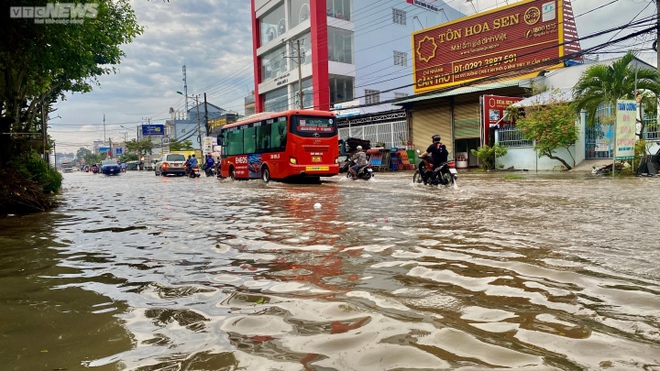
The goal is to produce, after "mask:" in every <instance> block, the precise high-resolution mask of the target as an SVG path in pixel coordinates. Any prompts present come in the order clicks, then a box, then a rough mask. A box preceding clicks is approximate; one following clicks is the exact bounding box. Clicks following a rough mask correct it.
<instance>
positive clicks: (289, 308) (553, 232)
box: [0, 172, 660, 370]
mask: <svg viewBox="0 0 660 371" xmlns="http://www.w3.org/2000/svg"><path fill="white" fill-rule="evenodd" d="M64 178H65V181H64V186H65V189H64V192H63V194H62V200H63V204H62V206H61V207H60V208H59V209H57V210H54V211H51V212H48V213H42V214H37V215H29V216H9V217H4V218H1V219H0V225H1V226H2V227H1V228H0V299H1V300H0V314H1V317H2V319H1V321H0V365H2V366H1V368H2V369H3V370H64V369H66V370H239V369H240V370H404V369H405V370H438V369H462V370H483V369H499V368H512V369H531V370H547V369H556V370H583V369H590V370H601V369H603V370H604V369H612V370H627V369H631V370H634V369H637V370H660V265H659V264H658V262H659V258H660V249H659V247H660V217H659V214H660V207H659V206H660V205H659V203H658V200H660V180H658V179H650V178H614V179H612V178H606V177H599V176H591V175H586V174H535V173H513V174H501V173H500V174H485V173H461V176H460V179H459V187H458V188H457V189H434V188H428V187H425V186H423V185H413V184H411V178H412V173H410V172H401V173H385V174H376V177H375V179H373V180H371V181H369V182H363V181H355V182H354V181H351V180H347V179H345V178H343V177H340V176H337V177H333V178H330V179H327V180H326V181H324V182H322V183H321V184H313V185H304V184H285V183H278V182H271V183H268V184H265V183H263V182H262V181H260V180H254V181H236V182H234V181H231V180H217V179H215V178H205V177H202V178H199V179H194V180H193V179H187V178H161V177H155V176H153V173H146V172H129V173H126V174H122V175H120V176H117V177H105V176H103V175H92V174H90V173H80V172H74V173H67V174H64Z"/></svg>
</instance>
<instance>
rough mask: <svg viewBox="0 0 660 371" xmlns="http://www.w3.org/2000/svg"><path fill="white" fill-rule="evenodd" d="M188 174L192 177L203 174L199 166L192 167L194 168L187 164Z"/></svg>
mask: <svg viewBox="0 0 660 371" xmlns="http://www.w3.org/2000/svg"><path fill="white" fill-rule="evenodd" d="M186 176H188V177H190V178H198V177H200V176H201V174H200V173H199V166H195V167H192V168H191V167H190V166H186Z"/></svg>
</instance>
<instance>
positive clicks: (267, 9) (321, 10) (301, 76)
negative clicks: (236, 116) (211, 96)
mask: <svg viewBox="0 0 660 371" xmlns="http://www.w3.org/2000/svg"><path fill="white" fill-rule="evenodd" d="M251 3H252V35H253V54H254V61H255V63H254V76H255V111H256V112H263V111H280V110H284V109H289V108H298V107H300V101H301V99H300V98H301V95H302V106H303V107H304V108H315V109H322V110H327V109H331V108H332V106H333V105H334V104H337V103H342V102H350V101H354V100H356V99H358V100H359V103H360V106H365V105H366V107H361V108H360V112H359V113H366V112H373V111H384V110H388V109H392V107H389V105H387V104H385V105H382V104H381V103H383V102H387V101H389V100H392V99H395V98H401V97H405V96H406V95H408V94H412V92H413V89H412V51H411V46H410V45H411V38H410V35H411V34H412V33H413V32H414V31H417V30H420V29H422V28H426V27H431V26H434V25H437V24H440V23H443V22H447V21H448V20H452V19H455V18H458V17H460V16H461V14H460V13H459V12H457V11H455V10H454V9H452V8H450V7H449V6H447V5H446V4H445V3H444V2H443V1H441V0H382V1H378V2H372V1H367V0H360V1H353V0H252V1H251ZM298 62H300V63H298Z"/></svg>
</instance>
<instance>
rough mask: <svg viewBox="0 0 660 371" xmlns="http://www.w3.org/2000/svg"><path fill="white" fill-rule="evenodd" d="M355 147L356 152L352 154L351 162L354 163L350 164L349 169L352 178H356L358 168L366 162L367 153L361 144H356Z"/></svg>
mask: <svg viewBox="0 0 660 371" xmlns="http://www.w3.org/2000/svg"><path fill="white" fill-rule="evenodd" d="M356 149H357V152H356V153H355V154H354V155H353V162H354V163H355V165H353V166H351V168H350V169H349V171H350V172H351V175H352V176H353V179H357V173H358V171H359V170H360V168H361V167H362V166H366V165H367V164H368V162H367V154H366V153H365V152H364V151H363V150H362V146H357V148H356Z"/></svg>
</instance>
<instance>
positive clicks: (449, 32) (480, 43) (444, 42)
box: [412, 0, 573, 93]
mask: <svg viewBox="0 0 660 371" xmlns="http://www.w3.org/2000/svg"><path fill="white" fill-rule="evenodd" d="M563 2H564V0H528V1H522V2H518V3H515V4H512V5H508V6H504V7H500V8H497V9H494V10H491V11H487V12H483V13H479V14H475V15H473V16H470V17H464V18H459V19H457V20H455V21H452V22H448V23H444V24H442V25H440V26H436V27H433V28H428V29H425V30H421V31H418V32H416V33H414V34H413V35H412V50H413V54H414V57H413V70H414V73H413V78H414V90H415V93H420V92H425V91H430V90H435V89H438V88H442V87H450V86H454V85H459V84H463V83H467V82H470V81H473V80H477V79H481V78H484V77H488V76H493V75H502V74H505V73H514V72H516V73H518V72H519V74H521V75H522V74H525V73H530V72H533V71H540V70H542V69H551V68H558V67H562V66H563V63H560V61H559V58H560V57H562V56H563V53H564V48H563V46H562V45H561V44H562V43H563V42H564V36H563V35H564V23H563V19H564V17H565V12H564V9H563ZM569 13H570V18H571V20H572V17H573V16H572V11H571V12H569Z"/></svg>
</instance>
